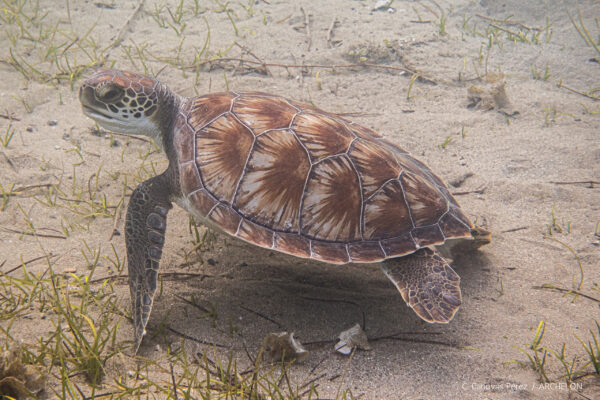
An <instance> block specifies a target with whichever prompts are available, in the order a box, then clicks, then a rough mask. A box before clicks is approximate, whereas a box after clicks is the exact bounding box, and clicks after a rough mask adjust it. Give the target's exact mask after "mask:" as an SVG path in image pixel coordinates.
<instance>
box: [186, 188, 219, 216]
mask: <svg viewBox="0 0 600 400" xmlns="http://www.w3.org/2000/svg"><path fill="white" fill-rule="evenodd" d="M188 199H189V201H190V202H191V203H192V204H193V205H194V206H195V207H196V210H197V211H198V212H199V213H200V215H201V216H206V215H208V213H210V210H212V209H213V208H214V207H215V205H216V204H217V203H218V201H217V200H216V199H215V198H214V197H213V196H211V195H210V194H209V193H208V192H207V191H206V189H200V190H196V191H194V192H192V193H190V194H189V195H188Z"/></svg>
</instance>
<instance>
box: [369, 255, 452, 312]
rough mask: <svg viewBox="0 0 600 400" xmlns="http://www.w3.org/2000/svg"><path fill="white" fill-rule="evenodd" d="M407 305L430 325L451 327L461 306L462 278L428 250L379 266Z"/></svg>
mask: <svg viewBox="0 0 600 400" xmlns="http://www.w3.org/2000/svg"><path fill="white" fill-rule="evenodd" d="M380 266H381V269H382V270H383V272H384V273H385V275H386V276H387V277H388V278H389V279H390V280H391V281H392V282H393V283H394V285H395V286H396V288H398V290H399V291H400V294H401V295H402V298H403V299H404V301H405V302H406V304H407V305H408V306H409V307H411V308H412V309H413V310H414V311H415V312H416V313H417V315H418V316H419V317H421V318H423V319H424V320H425V321H427V322H436V323H448V322H450V320H451V319H452V318H453V317H454V314H455V313H456V311H457V310H458V308H459V306H460V304H461V294H460V277H459V276H458V275H457V274H456V272H454V270H453V269H452V268H451V267H450V265H448V263H447V262H446V261H445V260H444V259H443V258H442V257H440V256H439V255H438V254H437V253H435V252H434V251H433V250H431V249H429V248H424V249H421V250H418V251H417V252H415V253H413V254H410V255H407V256H404V257H399V258H393V259H390V260H387V261H384V262H382V263H381V264H380Z"/></svg>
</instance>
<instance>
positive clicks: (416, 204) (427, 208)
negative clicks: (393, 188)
mask: <svg viewBox="0 0 600 400" xmlns="http://www.w3.org/2000/svg"><path fill="white" fill-rule="evenodd" d="M400 182H401V183H402V188H403V189H404V196H405V197H406V202H407V203H408V207H409V208H410V213H411V216H412V219H413V222H414V224H415V226H416V227H419V226H424V225H431V224H435V223H437V222H438V221H439V219H440V218H441V217H442V215H444V213H445V212H446V211H447V210H448V202H447V201H446V198H445V197H444V195H442V193H441V192H440V191H439V190H438V189H437V188H436V187H435V185H433V184H432V183H431V182H429V181H428V180H427V179H425V177H423V176H421V175H417V174H413V173H411V172H407V171H405V172H404V173H403V174H402V176H401V177H400Z"/></svg>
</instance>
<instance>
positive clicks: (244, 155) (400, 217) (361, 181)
mask: <svg viewBox="0 0 600 400" xmlns="http://www.w3.org/2000/svg"><path fill="white" fill-rule="evenodd" d="M174 143H175V150H176V152H177V154H178V157H179V168H180V183H181V189H182V192H183V195H184V196H185V197H186V198H187V200H188V202H187V203H188V204H189V205H191V207H192V208H193V209H194V210H193V211H194V212H195V213H196V214H197V215H199V216H201V217H203V218H205V219H207V220H209V221H210V222H212V223H213V224H214V225H216V226H218V227H220V228H221V229H222V230H223V231H225V232H227V233H229V234H231V235H233V236H236V237H238V238H240V239H243V240H245V241H247V242H250V243H253V244H255V245H258V246H261V247H265V248H268V249H273V250H277V251H281V252H283V253H287V254H292V255H294V256H298V257H304V258H312V259H315V260H319V261H325V262H329V263H337V264H343V263H348V262H363V263H365V262H366V263H371V262H377V261H381V260H384V259H386V258H391V257H398V256H402V255H406V254H410V253H412V252H414V251H415V250H417V249H419V248H420V247H425V246H430V245H434V244H439V243H443V242H444V240H445V239H448V238H453V237H463V236H469V234H470V233H469V232H470V229H471V228H472V227H473V226H472V224H471V222H470V221H469V219H468V218H467V217H466V216H465V215H464V214H463V212H462V211H461V210H460V208H459V206H458V204H457V203H456V201H455V200H454V198H453V197H452V195H451V194H450V193H449V192H448V190H447V188H446V187H445V185H444V184H443V183H442V181H441V180H440V179H439V178H438V177H437V176H435V175H434V174H433V173H432V172H431V170H430V169H429V168H428V167H427V166H425V165H424V164H422V163H421V162H419V161H417V160H415V159H414V158H413V157H412V156H410V154H408V153H407V152H406V151H404V150H403V149H401V148H399V147H397V146H394V145H392V144H391V143H388V142H386V141H384V140H382V139H381V137H380V136H379V135H377V134H376V133H375V132H373V131H371V130H370V129H367V128H364V127H362V126H360V125H358V124H355V123H352V122H350V121H348V120H346V119H344V118H341V117H339V116H336V115H335V114H330V113H327V112H324V111H321V110H319V109H317V108H315V107H312V106H309V105H305V104H300V103H297V102H294V101H291V100H287V99H285V98H282V97H278V96H272V95H268V94H264V93H240V94H237V93H218V94H211V95H207V96H202V97H196V98H192V99H189V100H187V102H186V103H185V104H184V105H183V106H182V107H181V110H180V112H179V115H178V116H177V120H176V122H175V132H174Z"/></svg>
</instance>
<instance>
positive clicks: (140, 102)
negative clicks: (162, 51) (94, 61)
mask: <svg viewBox="0 0 600 400" xmlns="http://www.w3.org/2000/svg"><path fill="white" fill-rule="evenodd" d="M79 100H80V101H81V105H82V107H83V112H84V114H85V115H87V116H88V117H90V118H92V119H94V120H95V121H96V122H98V124H99V125H100V126H102V127H103V128H105V129H109V130H112V131H115V132H122V133H130V134H136V135H146V136H150V137H151V138H153V139H154V141H155V142H156V143H157V144H158V145H159V146H163V147H164V143H165V140H166V139H167V136H168V135H169V130H170V127H171V122H172V119H173V116H174V115H175V112H174V110H173V108H174V107H177V106H178V101H177V100H178V96H177V95H176V94H174V93H173V92H171V91H170V90H169V89H168V88H167V87H166V86H165V85H163V84H162V83H160V82H159V81H157V80H156V79H154V78H151V77H148V76H144V75H138V74H134V73H131V72H125V71H117V70H110V69H100V70H98V71H96V72H95V73H94V74H93V75H92V76H91V77H90V78H88V79H87V80H86V81H85V82H84V83H83V85H81V88H80V89H79Z"/></svg>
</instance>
